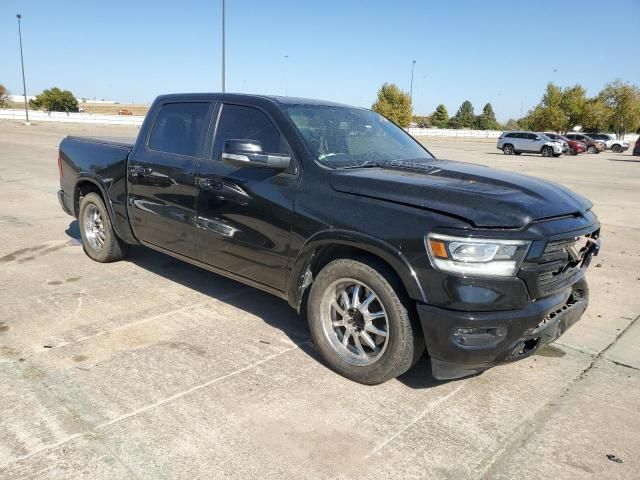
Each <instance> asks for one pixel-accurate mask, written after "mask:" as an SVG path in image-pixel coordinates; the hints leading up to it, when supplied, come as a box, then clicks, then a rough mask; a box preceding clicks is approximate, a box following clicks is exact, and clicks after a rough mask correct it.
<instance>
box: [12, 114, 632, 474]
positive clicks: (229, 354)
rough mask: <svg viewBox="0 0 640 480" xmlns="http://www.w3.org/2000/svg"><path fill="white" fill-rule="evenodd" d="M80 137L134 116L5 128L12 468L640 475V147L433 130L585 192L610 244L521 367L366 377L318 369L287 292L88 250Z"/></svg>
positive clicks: (146, 258) (115, 131)
mask: <svg viewBox="0 0 640 480" xmlns="http://www.w3.org/2000/svg"><path fill="white" fill-rule="evenodd" d="M66 133H73V134H79V135H82V134H86V135H111V136H118V135H120V136H128V135H131V134H135V133H136V130H135V129H134V128H131V127H115V126H110V127H105V126H98V125H96V126H79V125H46V124H45V125H33V126H31V127H25V126H23V125H20V124H17V123H0V478H2V479H18V478H30V479H35V478H55V479H66V478H91V479H101V478H104V479H119V478H139V479H147V478H148V479H157V478H189V479H191V478H222V477H224V478H274V479H275V478H277V479H282V478H296V479H298V478H343V479H346V478H365V477H366V478H455V479H460V478H499V479H503V478H504V479H506V478H515V477H527V478H550V477H557V478H563V479H564V478H576V479H578V478H579V479H581V480H582V479H585V478H628V479H631V478H637V477H638V472H640V466H639V462H640V395H639V394H640V370H639V369H640V360H639V358H640V355H639V351H638V344H639V343H638V342H639V341H640V326H639V324H640V322H638V321H637V318H638V316H639V314H640V295H638V292H639V291H640V252H639V251H638V250H637V245H638V244H639V243H640V224H639V219H640V207H639V206H638V205H640V202H639V200H640V193H639V192H640V162H634V161H633V157H632V156H631V155H630V154H629V152H627V153H624V154H614V153H603V154H600V155H581V156H578V157H561V158H558V159H543V158H542V157H539V156H529V155H522V156H519V157H505V156H503V155H502V154H501V153H500V152H499V151H497V150H496V149H495V142H492V141H488V142H487V141H484V142H483V141H461V140H453V139H450V140H433V139H425V142H426V143H427V144H428V146H429V147H430V148H431V149H432V150H433V151H434V152H435V153H436V154H438V156H441V157H447V158H452V159H458V160H463V161H472V162H475V163H482V164H487V165H491V166H496V167H498V168H506V169H510V170H516V171H520V172H524V173H529V174H532V175H536V176H541V177H544V178H548V179H550V180H554V181H557V182H559V183H562V184H564V185H566V186H568V187H570V188H572V189H574V190H576V191H578V192H580V193H582V194H583V195H585V196H587V197H588V198H590V199H591V200H592V201H593V202H594V204H595V211H596V212H597V213H598V215H599V216H600V219H601V221H602V222H603V242H604V245H603V251H602V254H601V256H600V257H598V258H597V259H596V260H595V261H594V262H593V266H592V269H591V271H590V273H589V276H588V279H589V282H590V286H591V305H590V307H589V309H588V310H587V313H586V314H585V316H584V317H583V319H582V320H581V321H580V322H579V323H578V324H576V325H575V326H574V327H573V328H572V329H571V330H569V331H568V332H567V333H566V334H565V335H563V337H562V338H561V339H559V341H558V342H556V343H555V344H553V345H552V346H549V347H546V348H545V349H544V350H543V351H542V352H541V354H539V355H536V356H534V357H532V358H529V359H527V360H524V361H522V362H518V363H515V364H512V365H507V366H501V367H497V368H494V369H492V370H489V371H487V372H486V373H484V374H482V375H479V376H477V377H474V378H470V379H465V380H459V381H454V382H447V383H439V382H434V381H432V380H431V379H429V377H428V371H429V365H428V362H427V361H426V360H422V361H421V362H419V364H418V365H417V366H416V367H415V368H414V369H413V370H411V371H410V372H409V373H407V374H406V375H404V376H403V377H402V378H400V379H397V380H393V381H390V382H387V383H385V384H384V385H381V386H377V387H365V386H362V385H358V384H355V383H352V382H349V381H347V380H345V379H343V378H342V377H340V376H338V375H336V374H335V373H333V372H332V371H330V370H328V369H327V368H326V367H324V365H323V364H322V363H321V362H320V361H319V359H318V357H317V355H316V354H315V352H314V351H313V348H312V345H311V342H310V338H309V333H308V329H307V327H306V325H305V324H304V323H303V322H302V321H300V320H299V319H298V317H297V316H296V314H295V312H294V311H293V310H291V309H290V308H289V307H288V306H287V305H286V303H285V302H283V301H281V300H279V299H276V298H274V297H271V296H269V295H267V294H264V293H262V292H259V291H257V290H254V289H251V288H249V287H246V286H244V285H241V284H239V283H236V282H233V281H231V280H227V279H225V278H222V277H220V276H217V275H214V274H212V273H209V272H206V271H203V270H200V269H197V268H195V267H192V266H190V265H186V264H183V263H181V262H179V261H177V260H174V259H172V258H170V257H167V256H163V255H161V254H158V253H155V252H152V251H150V250H147V249H144V248H135V249H134V250H133V252H132V255H131V256H130V258H129V259H128V260H127V261H124V262H119V263H115V264H107V265H103V264H97V263H95V262H92V261H91V260H90V259H89V258H88V257H86V256H85V255H84V253H83V252H82V248H81V247H80V246H79V242H78V238H79V233H78V229H77V223H76V222H75V221H74V220H73V219H72V218H71V217H69V216H67V215H65V214H64V213H63V212H62V211H61V209H60V207H59V206H58V204H57V199H56V198H55V192H56V191H57V189H58V178H57V175H58V173H57V166H56V148H57V143H58V142H59V140H60V138H61V137H62V135H64V134H66ZM607 454H613V455H616V456H617V457H618V458H620V459H622V461H623V463H616V462H614V461H612V460H609V459H608V458H607V456H606V455H607Z"/></svg>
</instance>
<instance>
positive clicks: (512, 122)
mask: <svg viewBox="0 0 640 480" xmlns="http://www.w3.org/2000/svg"><path fill="white" fill-rule="evenodd" d="M504 130H522V127H521V126H520V123H519V122H518V120H516V119H515V118H510V119H509V120H507V123H505V124H504Z"/></svg>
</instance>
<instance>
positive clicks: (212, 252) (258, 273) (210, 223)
mask: <svg viewBox="0 0 640 480" xmlns="http://www.w3.org/2000/svg"><path fill="white" fill-rule="evenodd" d="M230 139H245V140H254V141H258V142H260V143H261V144H262V151H263V152H265V153H281V154H286V155H291V151H290V149H289V146H288V145H287V142H286V140H285V139H284V137H283V136H282V134H281V133H280V131H279V130H278V128H277V127H276V125H275V124H274V122H273V121H272V120H271V119H270V118H269V116H268V115H267V114H266V113H265V112H263V111H262V110H260V109H258V108H254V107H250V106H244V105H236V104H230V103H225V104H223V105H222V108H221V111H220V112H219V118H218V124H217V128H216V133H215V137H214V145H213V155H212V158H210V159H205V160H203V161H202V163H201V164H200V168H199V171H198V178H197V181H196V184H197V186H198V199H197V216H196V227H197V228H196V232H197V233H196V236H197V245H198V258H199V259H200V260H201V261H203V262H205V263H207V264H209V265H213V266H215V267H217V268H220V269H223V270H226V271H229V272H231V273H235V274H237V275H241V276H242V277H245V278H247V279H249V280H252V281H254V282H257V283H259V284H262V285H266V286H269V287H271V288H274V289H277V290H281V291H283V290H284V288H285V281H286V271H287V262H288V259H289V246H290V237H291V221H292V218H293V202H294V195H295V189H296V186H297V184H298V180H299V170H298V169H297V167H296V161H295V159H293V158H292V162H291V167H290V168H289V169H288V170H286V171H282V170H276V169H271V168H261V167H238V166H234V165H228V164H226V163H223V162H222V160H221V151H222V148H223V145H224V142H225V141H226V140H230Z"/></svg>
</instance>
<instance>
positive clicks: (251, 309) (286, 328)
mask: <svg viewBox="0 0 640 480" xmlns="http://www.w3.org/2000/svg"><path fill="white" fill-rule="evenodd" d="M65 233H66V234H67V235H68V236H69V237H71V238H73V239H74V240H77V241H81V237H80V229H79V227H78V221H77V220H74V221H73V222H71V223H70V224H69V227H68V228H67V229H66V230H65ZM126 261H128V262H131V263H133V264H134V265H136V266H138V267H141V268H144V269H145V270H147V271H149V272H152V273H154V274H156V275H159V276H161V277H164V278H166V279H167V280H171V281H172V282H176V283H178V284H180V285H183V286H185V287H187V288H190V289H192V290H195V291H197V292H200V293H202V294H203V295H207V296H209V297H211V298H213V299H217V300H219V301H221V302H224V303H226V304H228V305H231V306H233V307H235V308H238V309H240V310H243V311H245V312H247V313H249V314H251V315H254V316H255V317H258V318H260V319H262V320H263V321H264V322H266V323H267V324H269V325H271V326H273V327H275V328H277V329H279V330H280V331H282V332H283V333H284V334H285V335H286V336H287V337H288V338H289V339H290V340H291V341H292V342H294V343H296V344H297V345H299V346H300V349H301V350H302V351H303V352H304V353H305V354H307V355H308V356H309V357H311V358H312V359H314V360H315V361H317V362H319V363H323V362H322V359H321V358H320V356H319V355H318V354H317V352H316V351H315V350H314V348H313V344H312V340H311V335H310V334H309V328H308V326H307V322H306V320H305V319H304V318H303V316H301V315H298V314H297V313H296V311H295V310H293V309H292V308H291V307H290V306H289V304H288V303H287V302H286V301H285V300H283V299H280V298H278V297H275V296H273V295H270V294H268V293H266V292H262V291H261V290H259V289H256V288H253V287H249V286H247V285H244V284H243V283H240V282H237V281H235V280H231V279H228V278H226V277H224V276H222V275H218V274H216V273H213V272H210V271H208V270H205V269H203V268H199V267H196V266H193V265H190V264H188V263H186V262H183V261H181V260H178V259H175V258H173V257H171V256H169V255H165V254H163V253H160V252H156V251H155V250H152V249H150V248H146V247H142V246H134V247H131V250H130V253H129V255H128V257H127V259H126ZM235 287H237V290H238V291H237V292H235V293H232V294H229V292H230V291H233V289H234V288H235ZM221 292H222V293H221ZM336 375H337V374H336ZM398 380H399V381H400V382H402V383H404V384H405V385H407V386H408V387H411V388H416V389H419V388H430V387H434V386H437V385H441V384H443V383H446V382H441V381H438V380H435V379H433V377H432V376H431V363H430V361H429V358H428V357H427V356H426V355H425V356H423V357H422V358H421V359H420V360H419V361H418V362H417V363H416V365H415V366H414V367H413V368H411V369H410V370H409V371H408V372H407V373H405V374H403V375H401V376H400V377H398Z"/></svg>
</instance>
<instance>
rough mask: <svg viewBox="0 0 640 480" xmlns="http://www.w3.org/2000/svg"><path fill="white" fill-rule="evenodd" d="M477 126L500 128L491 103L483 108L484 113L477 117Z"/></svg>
mask: <svg viewBox="0 0 640 480" xmlns="http://www.w3.org/2000/svg"><path fill="white" fill-rule="evenodd" d="M475 123H476V128H479V129H480V130H497V129H498V128H499V125H498V121H497V120H496V114H495V112H494V111H493V107H492V106H491V104H490V103H487V104H486V105H485V106H484V108H483V109H482V113H481V114H480V115H478V117H477V118H476V122H475Z"/></svg>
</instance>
